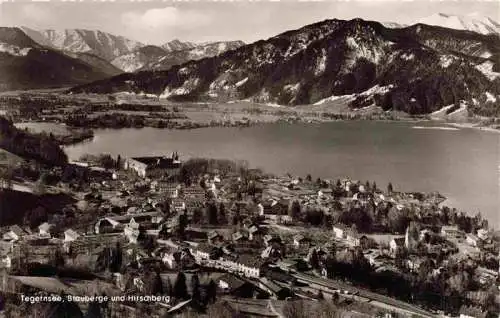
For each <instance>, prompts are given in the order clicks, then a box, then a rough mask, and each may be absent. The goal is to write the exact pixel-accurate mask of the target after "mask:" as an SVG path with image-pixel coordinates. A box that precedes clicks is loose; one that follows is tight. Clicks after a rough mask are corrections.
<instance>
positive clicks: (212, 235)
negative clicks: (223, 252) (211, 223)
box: [207, 231, 222, 244]
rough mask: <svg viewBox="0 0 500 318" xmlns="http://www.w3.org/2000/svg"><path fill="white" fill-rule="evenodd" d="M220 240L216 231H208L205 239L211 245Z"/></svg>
mask: <svg viewBox="0 0 500 318" xmlns="http://www.w3.org/2000/svg"><path fill="white" fill-rule="evenodd" d="M221 238H222V236H221V235H219V233H217V231H210V232H208V234H207V239H208V241H209V242H210V243H212V244H213V243H215V242H217V241H219V239H221Z"/></svg>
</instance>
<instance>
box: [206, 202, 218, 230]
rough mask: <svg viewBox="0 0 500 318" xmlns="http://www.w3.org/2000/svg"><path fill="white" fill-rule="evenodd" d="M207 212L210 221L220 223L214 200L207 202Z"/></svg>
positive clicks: (213, 223)
mask: <svg viewBox="0 0 500 318" xmlns="http://www.w3.org/2000/svg"><path fill="white" fill-rule="evenodd" d="M205 209H206V212H207V219H208V223H209V224H212V225H215V224H217V223H218V216H217V207H216V206H215V204H214V203H213V202H207V204H206V206H205Z"/></svg>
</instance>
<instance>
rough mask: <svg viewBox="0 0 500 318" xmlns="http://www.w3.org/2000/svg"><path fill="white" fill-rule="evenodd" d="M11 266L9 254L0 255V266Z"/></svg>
mask: <svg viewBox="0 0 500 318" xmlns="http://www.w3.org/2000/svg"><path fill="white" fill-rule="evenodd" d="M11 267H12V258H11V256H10V255H9V254H4V255H2V256H0V268H7V269H8V268H11Z"/></svg>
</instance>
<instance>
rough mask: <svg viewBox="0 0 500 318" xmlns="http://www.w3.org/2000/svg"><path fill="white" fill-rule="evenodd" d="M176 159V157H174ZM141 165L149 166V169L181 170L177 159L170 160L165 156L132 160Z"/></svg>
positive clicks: (134, 158)
mask: <svg viewBox="0 0 500 318" xmlns="http://www.w3.org/2000/svg"><path fill="white" fill-rule="evenodd" d="M173 157H174V156H173ZM130 159H133V160H135V161H138V162H140V163H143V164H145V165H147V166H148V167H149V168H160V169H172V168H179V167H180V162H179V161H178V157H177V159H175V158H169V157H165V156H157V157H133V158H130Z"/></svg>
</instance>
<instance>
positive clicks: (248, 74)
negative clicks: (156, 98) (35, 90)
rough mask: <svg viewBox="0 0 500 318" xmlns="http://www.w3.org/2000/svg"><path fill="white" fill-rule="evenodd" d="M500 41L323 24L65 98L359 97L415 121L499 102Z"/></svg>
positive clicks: (418, 29) (288, 101) (425, 29)
mask: <svg viewBox="0 0 500 318" xmlns="http://www.w3.org/2000/svg"><path fill="white" fill-rule="evenodd" d="M499 53H500V39H499V38H498V37H496V36H494V35H489V36H486V35H481V34H478V33H474V32H470V31H459V30H450V29H446V28H442V27H434V26H427V25H421V24H418V25H414V26H411V27H407V28H386V27H384V26H383V25H382V24H380V23H378V22H369V21H364V20H361V19H354V20H350V21H342V20H326V21H323V22H319V23H315V24H312V25H308V26H305V27H303V28H301V29H298V30H293V31H288V32H285V33H282V34H280V35H278V36H275V37H272V38H270V39H268V40H265V41H264V40H262V41H258V42H255V43H253V44H250V45H245V46H242V47H239V48H237V49H235V50H230V51H227V52H225V53H222V54H220V55H217V56H214V57H212V58H203V59H200V60H197V61H190V62H187V63H184V64H182V65H179V66H173V67H172V68H171V69H169V70H168V71H156V72H148V71H144V72H138V73H136V74H122V75H119V76H116V77H113V78H110V79H106V80H102V81H97V82H95V83H91V84H87V85H82V86H78V87H75V88H73V89H72V90H71V91H72V92H96V93H112V92H117V91H132V92H146V93H152V94H158V95H160V96H161V97H162V98H168V99H171V100H176V101H200V100H201V101H210V100H211V101H228V100H237V99H250V100H252V101H255V102H262V103H278V104H282V105H297V104H310V103H316V102H321V101H322V100H324V99H327V98H329V97H331V96H332V95H335V96H338V95H347V94H357V93H361V92H364V91H367V90H368V89H370V88H376V89H372V90H370V91H368V92H369V94H368V93H367V94H364V95H363V94H362V98H357V99H356V100H355V101H354V102H353V104H352V106H353V107H362V106H366V105H369V104H373V103H376V104H377V105H379V106H382V107H383V108H384V109H397V110H403V111H406V112H409V113H414V114H421V113H428V112H432V111H435V110H437V109H440V108H441V107H443V106H446V105H450V104H454V103H457V104H458V103H459V102H460V100H470V99H471V98H472V97H474V96H478V95H480V94H482V93H484V92H485V91H488V92H491V94H493V95H498V94H499V93H500V91H499V90H500V88H499V87H500V80H499V77H500V74H498V73H496V72H498V67H499V57H500V55H499Z"/></svg>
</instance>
